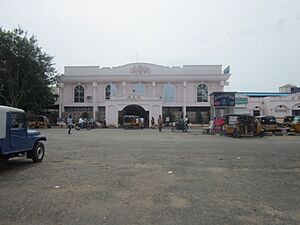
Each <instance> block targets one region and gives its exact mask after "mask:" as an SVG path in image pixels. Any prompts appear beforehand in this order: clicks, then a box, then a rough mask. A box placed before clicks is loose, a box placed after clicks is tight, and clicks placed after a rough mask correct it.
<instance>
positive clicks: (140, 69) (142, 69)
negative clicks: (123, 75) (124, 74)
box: [130, 65, 151, 74]
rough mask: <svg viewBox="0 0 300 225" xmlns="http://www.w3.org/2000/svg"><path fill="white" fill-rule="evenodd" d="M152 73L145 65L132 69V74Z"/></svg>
mask: <svg viewBox="0 0 300 225" xmlns="http://www.w3.org/2000/svg"><path fill="white" fill-rule="evenodd" d="M150 72H151V70H150V68H149V67H148V66H145V65H135V66H133V67H131V68H130V73H132V74H149V73H150Z"/></svg>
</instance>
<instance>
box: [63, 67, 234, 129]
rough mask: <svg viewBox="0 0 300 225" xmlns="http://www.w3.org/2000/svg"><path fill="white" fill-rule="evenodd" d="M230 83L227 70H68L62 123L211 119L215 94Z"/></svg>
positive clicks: (167, 68) (64, 84) (206, 68)
mask: <svg viewBox="0 0 300 225" xmlns="http://www.w3.org/2000/svg"><path fill="white" fill-rule="evenodd" d="M229 77H230V75H228V74H223V72H222V66H221V65H187V66H175V67H166V66H160V65H154V64H149V63H131V64H127V65H123V66H118V67H112V68H106V67H102V68H100V67H98V66H79V67H77V66H73V67H72V66H70V67H65V73H64V75H63V77H62V81H61V83H60V103H59V109H60V117H65V116H66V115H67V114H69V113H73V114H74V113H75V114H76V116H78V115H79V114H81V113H83V112H87V113H88V114H89V115H90V116H91V117H93V118H95V119H97V120H98V121H103V120H105V121H106V123H107V125H113V126H116V127H117V126H119V125H120V124H122V117H123V116H124V115H125V114H137V115H138V114H140V116H142V117H145V119H146V122H147V123H149V121H150V119H151V118H152V117H153V118H154V119H155V121H157V118H158V116H159V115H163V116H164V118H167V117H170V118H173V117H178V116H180V114H181V116H182V115H184V116H185V115H188V116H189V117H191V119H192V120H197V119H199V114H201V115H200V117H202V116H204V117H205V116H209V111H210V100H209V98H210V97H209V95H210V93H212V92H215V91H223V90H224V86H225V85H228V83H227V80H228V79H229ZM206 114H208V115H206Z"/></svg>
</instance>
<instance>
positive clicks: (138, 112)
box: [119, 105, 149, 127]
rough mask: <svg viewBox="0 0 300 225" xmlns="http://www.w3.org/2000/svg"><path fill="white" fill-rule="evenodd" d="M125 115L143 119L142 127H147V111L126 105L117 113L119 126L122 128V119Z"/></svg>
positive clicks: (137, 106)
mask: <svg viewBox="0 0 300 225" xmlns="http://www.w3.org/2000/svg"><path fill="white" fill-rule="evenodd" d="M126 115H132V116H139V117H143V118H144V126H145V127H149V111H146V110H145V109H144V108H143V107H142V106H139V105H128V106H126V107H125V108H124V109H123V110H122V111H119V124H120V125H121V126H123V118H124V116H126Z"/></svg>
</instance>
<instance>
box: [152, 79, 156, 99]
mask: <svg viewBox="0 0 300 225" xmlns="http://www.w3.org/2000/svg"><path fill="white" fill-rule="evenodd" d="M155 89H156V82H155V81H152V97H155V96H156V93H155Z"/></svg>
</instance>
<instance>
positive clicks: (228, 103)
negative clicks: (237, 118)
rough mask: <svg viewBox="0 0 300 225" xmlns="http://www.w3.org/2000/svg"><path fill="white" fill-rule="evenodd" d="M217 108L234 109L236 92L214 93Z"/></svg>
mask: <svg viewBox="0 0 300 225" xmlns="http://www.w3.org/2000/svg"><path fill="white" fill-rule="evenodd" d="M213 95H214V106H215V107H233V106H235V93H234V92H214V93H213Z"/></svg>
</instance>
